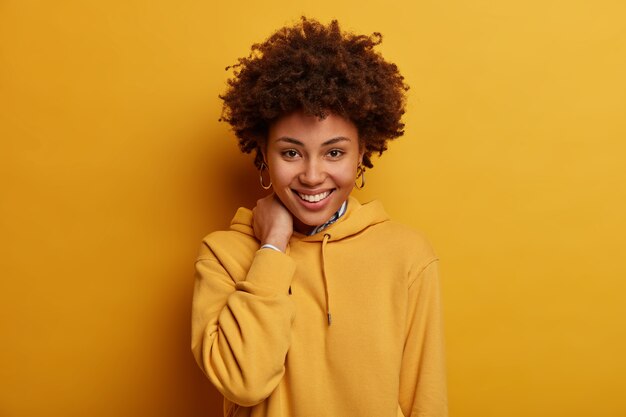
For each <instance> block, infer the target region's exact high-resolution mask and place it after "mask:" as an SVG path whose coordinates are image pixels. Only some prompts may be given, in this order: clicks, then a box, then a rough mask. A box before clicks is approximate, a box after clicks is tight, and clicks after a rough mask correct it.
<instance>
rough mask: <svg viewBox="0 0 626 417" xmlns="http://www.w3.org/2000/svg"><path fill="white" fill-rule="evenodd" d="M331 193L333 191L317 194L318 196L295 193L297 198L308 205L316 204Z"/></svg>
mask: <svg viewBox="0 0 626 417" xmlns="http://www.w3.org/2000/svg"><path fill="white" fill-rule="evenodd" d="M332 192H333V191H332V190H330V191H324V192H323V193H319V194H303V193H299V192H297V191H296V194H298V197H300V198H301V199H302V200H304V201H307V202H309V203H317V202H319V201H322V200H324V199H325V198H327V197H328V196H329V195H330V194H331V193H332Z"/></svg>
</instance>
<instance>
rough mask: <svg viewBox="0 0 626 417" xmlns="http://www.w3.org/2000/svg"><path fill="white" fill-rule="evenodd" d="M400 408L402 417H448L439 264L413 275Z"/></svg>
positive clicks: (430, 265) (432, 264) (403, 359)
mask: <svg viewBox="0 0 626 417" xmlns="http://www.w3.org/2000/svg"><path fill="white" fill-rule="evenodd" d="M413 273H414V275H415V276H414V277H412V281H410V287H409V294H408V296H409V300H408V311H407V321H406V323H407V327H406V342H405V346H404V353H403V357H402V369H401V373H400V394H399V404H400V408H401V410H402V412H403V414H404V415H405V416H407V417H408V416H411V417H447V416H448V403H447V389H446V373H445V372H446V371H445V351H444V343H443V342H444V341H443V339H444V338H443V323H442V318H441V316H442V314H441V313H442V312H441V300H440V289H439V274H438V263H437V261H436V260H433V261H431V262H430V263H429V264H428V265H426V266H425V267H423V268H421V269H418V270H416V271H414V272H413Z"/></svg>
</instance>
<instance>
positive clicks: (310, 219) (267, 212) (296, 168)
mask: <svg viewBox="0 0 626 417" xmlns="http://www.w3.org/2000/svg"><path fill="white" fill-rule="evenodd" d="M263 156H264V159H265V161H266V165H267V166H268V170H269V175H270V179H271V181H272V187H273V190H274V192H273V193H272V194H270V195H268V196H266V197H264V198H262V199H260V200H258V201H257V205H256V207H255V208H254V209H253V210H252V213H253V228H254V232H255V235H256V236H257V238H258V239H259V240H260V241H261V244H267V243H269V244H272V245H274V246H276V247H278V248H279V249H280V250H282V251H285V249H286V248H287V244H288V243H289V239H290V238H291V235H292V234H293V233H294V231H296V232H299V233H303V234H307V233H308V232H310V231H311V230H313V228H314V227H316V226H318V225H320V224H323V223H324V222H326V221H327V220H328V219H329V218H330V217H331V216H332V215H333V214H334V213H335V212H336V211H337V210H339V207H341V204H343V202H344V201H345V200H347V198H348V196H349V195H350V192H351V191H352V189H353V188H354V181H355V178H356V172H357V166H358V165H359V163H361V161H362V159H363V151H362V149H361V147H360V145H359V137H358V130H357V128H356V126H355V125H354V124H353V123H352V122H350V121H349V120H347V119H345V118H343V117H341V116H338V115H335V114H332V113H331V114H329V115H328V116H327V117H326V118H325V119H319V118H317V117H315V116H309V115H306V114H304V113H302V112H299V111H298V112H294V113H290V114H288V115H285V116H283V117H281V118H279V119H277V120H276V121H275V122H274V123H273V124H272V125H271V126H270V129H269V134H268V138H267V144H266V149H265V152H263ZM303 195H304V197H305V198H308V199H309V200H312V199H319V201H305V200H303V198H302V196H303ZM306 196H308V197H306ZM313 196H317V197H313Z"/></svg>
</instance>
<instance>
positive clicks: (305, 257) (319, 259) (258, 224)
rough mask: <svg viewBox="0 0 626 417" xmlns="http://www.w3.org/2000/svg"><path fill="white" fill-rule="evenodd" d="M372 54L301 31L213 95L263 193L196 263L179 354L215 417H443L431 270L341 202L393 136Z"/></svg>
mask: <svg viewBox="0 0 626 417" xmlns="http://www.w3.org/2000/svg"><path fill="white" fill-rule="evenodd" d="M380 41H381V36H380V34H374V35H372V36H357V35H353V34H349V33H344V32H342V31H341V30H340V28H339V26H338V24H337V22H336V21H333V22H331V23H330V24H329V25H328V26H325V25H322V24H320V23H319V22H316V21H312V20H307V19H305V18H302V20H301V22H299V23H298V24H297V25H295V26H293V27H284V28H282V29H280V30H278V31H277V32H276V33H274V34H273V35H272V36H271V37H270V38H269V39H268V40H266V41H265V42H264V43H261V44H255V45H254V46H253V47H252V53H251V55H250V56H249V57H247V58H242V59H240V60H239V64H238V65H237V66H236V69H235V74H234V77H233V79H231V80H229V87H228V90H227V92H226V93H225V94H224V96H222V97H221V98H222V99H223V100H224V114H223V119H224V120H225V121H227V122H229V123H230V124H231V125H232V127H233V130H234V132H235V134H236V135H237V137H238V139H239V143H240V146H241V149H242V150H243V151H244V152H251V151H255V152H256V160H255V163H256V165H257V167H258V168H259V175H260V181H261V185H262V186H263V187H264V188H267V189H269V188H272V190H273V192H272V193H271V194H269V195H268V196H267V197H265V198H262V199H261V200H259V201H258V202H257V205H256V207H254V209H253V210H248V209H244V208H240V209H239V210H238V211H237V213H236V214H235V217H234V218H233V220H232V222H231V227H230V230H228V231H220V232H214V233H212V234H210V235H208V236H207V237H206V238H205V239H204V241H203V244H202V246H201V249H200V254H199V256H198V260H197V263H196V270H197V279H196V286H195V292H194V300H193V317H192V350H193V353H194V355H195V357H196V360H197V362H198V364H199V365H200V367H201V368H202V370H203V371H204V372H205V374H206V375H207V376H208V378H209V379H210V380H211V381H212V382H213V384H214V385H215V386H216V387H217V389H218V390H219V391H220V392H221V393H222V394H223V395H224V399H225V401H224V413H225V415H226V416H238V417H240V416H255V417H256V416H272V417H274V416H281V417H282V416H297V417H306V416H311V417H319V416H332V417H343V416H371V417H386V416H388V417H397V416H420V417H426V416H428V417H431V416H432V417H435V416H437V417H440V416H447V402H446V386H445V370H444V352H443V341H442V339H443V338H442V327H441V320H440V313H441V308H440V302H439V284H438V275H437V258H436V257H435V255H434V253H433V251H432V249H431V248H430V246H429V245H428V243H427V242H426V241H425V240H424V239H423V238H422V237H421V235H419V234H418V233H416V232H414V231H412V230H410V229H408V228H407V227H405V226H402V225H399V224H397V223H394V222H392V221H390V220H389V218H388V216H387V214H386V213H385V211H384V210H383V208H382V206H381V204H380V203H379V202H377V201H374V202H370V203H367V204H363V205H362V204H360V203H359V202H358V201H357V200H356V199H354V198H353V197H351V196H350V192H351V191H352V189H353V187H354V186H355V181H356V184H357V186H358V187H362V186H363V185H364V184H365V179H364V171H365V168H366V167H367V168H371V167H372V162H371V160H370V157H371V155H372V154H373V153H374V152H377V153H379V154H381V153H382V152H383V151H385V150H386V143H387V141H388V140H389V139H393V138H396V137H398V136H401V135H402V134H403V127H404V125H403V124H402V122H401V116H402V114H403V113H404V102H405V91H406V90H407V87H406V86H405V84H404V82H403V78H402V76H401V75H400V74H399V72H398V69H397V67H396V66H395V65H393V64H391V63H388V62H386V61H385V60H384V59H383V58H382V57H381V56H380V54H378V53H377V52H375V51H374V50H373V48H374V47H375V46H376V45H377V44H379V43H380Z"/></svg>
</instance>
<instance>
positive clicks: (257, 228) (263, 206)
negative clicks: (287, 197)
mask: <svg viewBox="0 0 626 417" xmlns="http://www.w3.org/2000/svg"><path fill="white" fill-rule="evenodd" d="M252 227H253V229H254V235H255V236H256V237H257V239H259V240H260V241H261V245H265V244H267V243H269V244H270V245H274V246H276V247H277V248H278V249H280V250H282V251H283V252H284V251H285V249H287V244H288V243H289V239H290V238H291V235H292V234H293V217H292V216H291V213H290V212H289V210H287V209H286V208H285V206H283V203H281V202H280V200H279V199H278V197H276V195H275V194H274V193H272V194H270V195H268V196H267V197H264V198H262V199H260V200H258V201H257V202H256V207H254V208H253V209H252Z"/></svg>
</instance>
